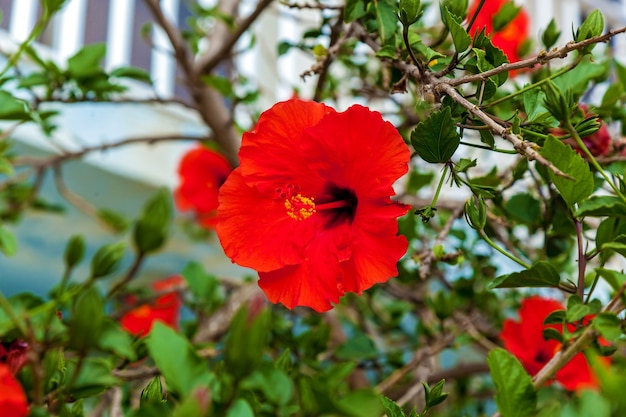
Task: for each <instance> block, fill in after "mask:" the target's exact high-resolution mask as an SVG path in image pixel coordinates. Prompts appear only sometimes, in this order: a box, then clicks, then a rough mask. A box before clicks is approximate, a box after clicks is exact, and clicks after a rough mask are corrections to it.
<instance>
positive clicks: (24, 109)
mask: <svg viewBox="0 0 626 417" xmlns="http://www.w3.org/2000/svg"><path fill="white" fill-rule="evenodd" d="M0 119H2V120H31V116H30V112H29V111H28V105H27V104H26V102H25V101H24V100H21V99H18V98H16V97H13V95H11V94H10V93H8V92H7V91H0Z"/></svg>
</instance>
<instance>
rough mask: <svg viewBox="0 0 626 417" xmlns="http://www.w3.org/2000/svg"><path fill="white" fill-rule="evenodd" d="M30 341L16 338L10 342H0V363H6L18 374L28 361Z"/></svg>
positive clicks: (13, 372)
mask: <svg viewBox="0 0 626 417" xmlns="http://www.w3.org/2000/svg"><path fill="white" fill-rule="evenodd" d="M27 352H28V343H26V342H24V341H23V340H17V339H16V340H14V341H12V342H10V343H2V342H0V364H5V365H7V366H8V367H9V370H10V371H11V373H12V374H13V375H16V374H17V373H18V372H19V371H20V369H22V366H24V364H25V363H26V353H27Z"/></svg>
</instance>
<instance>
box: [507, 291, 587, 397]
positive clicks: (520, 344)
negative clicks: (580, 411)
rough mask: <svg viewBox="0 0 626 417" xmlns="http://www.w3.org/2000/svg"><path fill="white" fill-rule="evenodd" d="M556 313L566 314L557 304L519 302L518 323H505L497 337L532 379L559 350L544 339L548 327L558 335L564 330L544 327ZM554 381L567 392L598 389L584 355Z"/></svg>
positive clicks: (531, 299) (537, 300)
mask: <svg viewBox="0 0 626 417" xmlns="http://www.w3.org/2000/svg"><path fill="white" fill-rule="evenodd" d="M556 310H565V307H563V305H562V304H561V303H559V302H558V301H556V300H551V299H546V298H541V297H538V296H533V297H529V298H526V299H525V300H523V301H522V306H521V308H520V312H519V315H520V321H519V322H516V321H514V320H511V319H507V320H505V321H504V328H503V330H502V333H501V334H500V338H501V339H502V340H503V341H504V347H505V348H506V350H508V351H509V352H511V353H512V354H513V355H515V356H516V357H517V358H518V359H519V360H520V362H521V363H522V365H524V368H525V369H526V371H527V372H528V373H529V374H531V375H535V374H537V373H538V372H539V371H540V370H541V369H542V368H543V367H544V365H546V364H547V363H548V362H549V361H550V359H552V357H553V356H554V354H555V353H556V352H558V351H559V350H560V349H561V343H559V342H558V341H556V340H545V339H544V338H543V329H545V328H547V327H551V328H554V329H556V330H558V331H560V332H561V331H562V330H563V326H561V325H556V324H554V325H547V326H546V325H544V324H543V321H544V320H545V319H546V317H548V315H549V314H550V313H552V312H554V311H556ZM571 330H573V329H571ZM555 379H556V380H557V381H558V382H559V383H560V384H561V385H563V387H564V388H565V389H567V390H570V391H574V390H580V389H584V388H596V387H597V386H598V381H597V380H596V378H595V376H594V375H593V373H592V371H591V367H590V366H589V363H588V362H587V359H586V358H585V355H584V354H583V353H579V354H577V355H576V356H574V357H573V358H572V360H570V361H569V362H568V363H567V364H566V365H565V366H564V367H563V368H561V369H560V370H559V371H558V372H557V373H556V378H555Z"/></svg>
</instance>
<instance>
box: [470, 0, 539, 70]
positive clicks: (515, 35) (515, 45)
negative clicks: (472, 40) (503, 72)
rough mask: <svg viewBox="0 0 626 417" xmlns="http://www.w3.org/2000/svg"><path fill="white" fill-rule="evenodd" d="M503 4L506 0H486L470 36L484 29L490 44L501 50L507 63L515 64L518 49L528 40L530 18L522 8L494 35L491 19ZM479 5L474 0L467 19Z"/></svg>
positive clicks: (518, 58) (517, 57)
mask: <svg viewBox="0 0 626 417" xmlns="http://www.w3.org/2000/svg"><path fill="white" fill-rule="evenodd" d="M505 3H507V0H487V1H486V2H485V4H484V5H483V7H482V8H481V9H480V12H479V13H478V16H477V17H476V20H475V21H474V24H473V25H472V29H471V30H470V35H471V36H474V35H475V34H476V33H480V31H481V30H482V29H483V28H485V33H486V35H487V36H489V37H490V38H491V43H493V45H494V46H495V47H496V48H500V49H502V51H503V52H504V54H505V55H506V56H507V58H508V59H509V62H517V61H519V60H520V59H521V58H520V56H519V52H518V51H519V48H520V47H521V46H522V44H523V43H524V42H525V41H526V40H527V39H528V30H529V26H530V18H529V17H528V13H526V10H524V9H523V8H522V9H521V10H520V11H519V13H518V14H517V16H515V18H514V19H513V20H512V21H511V22H509V23H508V24H507V25H506V26H505V27H504V28H502V29H501V30H499V31H498V32H495V33H494V29H493V18H494V16H495V15H496V14H498V11H499V10H500V8H501V7H502V6H503V5H504V4H505ZM479 4H480V0H474V2H473V3H472V5H471V6H470V8H469V13H468V19H470V18H471V17H472V16H473V15H474V13H476V9H477V8H478V5H479Z"/></svg>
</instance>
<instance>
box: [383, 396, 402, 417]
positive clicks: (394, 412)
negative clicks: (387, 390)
mask: <svg viewBox="0 0 626 417" xmlns="http://www.w3.org/2000/svg"><path fill="white" fill-rule="evenodd" d="M381 401H382V402H383V407H384V408H385V412H386V413H387V417H406V414H404V411H402V408H400V406H399V405H398V404H396V402H395V401H394V400H392V399H391V398H388V397H385V396H383V397H382V398H381Z"/></svg>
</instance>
